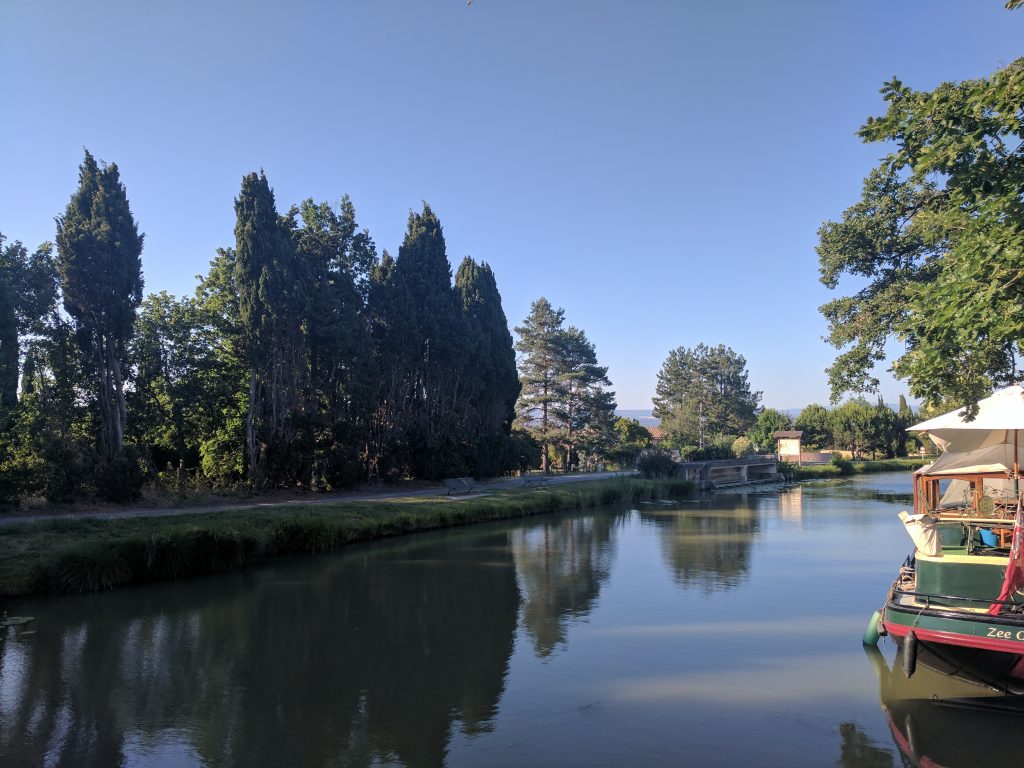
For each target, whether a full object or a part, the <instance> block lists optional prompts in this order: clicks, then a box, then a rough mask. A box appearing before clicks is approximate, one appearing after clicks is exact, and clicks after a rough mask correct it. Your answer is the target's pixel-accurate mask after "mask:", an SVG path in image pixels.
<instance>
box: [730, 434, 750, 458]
mask: <svg viewBox="0 0 1024 768" xmlns="http://www.w3.org/2000/svg"><path fill="white" fill-rule="evenodd" d="M752 453H754V444H753V443H752V442H750V438H748V437H742V436H740V437H737V438H736V439H735V440H733V441H732V455H733V456H735V457H736V458H737V459H742V458H743V457H744V456H750V455H751V454H752Z"/></svg>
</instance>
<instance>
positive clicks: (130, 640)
mask: <svg viewBox="0 0 1024 768" xmlns="http://www.w3.org/2000/svg"><path fill="white" fill-rule="evenodd" d="M464 538H465V537H464V536H460V535H459V533H458V532H451V533H449V534H448V535H438V536H432V537H421V538H419V540H413V539H410V540H409V541H408V542H393V543H392V544H391V545H389V546H375V547H367V548H365V549H363V550H361V552H362V554H356V553H352V554H349V555H346V556H340V557H334V558H329V559H326V560H325V559H316V560H304V561H298V562H292V563H289V564H285V565H276V566H273V567H270V568H264V569H257V570H253V571H249V572H246V573H242V574H234V575H229V576H221V577H217V578H213V579H200V580H194V581H190V582H187V583H178V584H161V585H154V586H152V587H147V588H141V589H132V590H124V591H122V592H120V593H115V594H107V595H97V596H83V597H77V598H71V599H65V600H50V601H45V602H44V601H40V602H39V603H38V604H36V605H35V606H26V608H31V609H32V610H33V611H34V612H35V613H36V615H37V616H38V617H39V618H38V619H37V621H36V623H35V630H36V631H35V632H34V633H33V634H31V635H25V636H21V637H18V636H15V635H14V633H13V632H12V633H11V634H10V635H9V636H8V637H7V639H6V641H4V642H3V644H2V645H0V755H2V756H3V760H2V761H0V762H3V764H4V765H42V764H43V763H44V756H45V763H46V764H47V765H54V766H76V767H78V766H83V767H84V766H93V765H95V766H112V765H121V764H124V763H125V762H126V761H128V758H133V759H134V760H136V761H138V760H141V762H142V764H150V765H153V764H159V763H160V760H159V759H157V756H158V755H159V754H160V752H161V749H163V750H165V751H170V750H171V749H172V748H173V749H174V750H176V754H178V755H179V757H180V756H181V755H183V754H185V755H187V754H192V755H193V756H194V757H195V759H196V761H198V762H202V763H204V764H206V765H210V766H218V765H303V766H320V765H339V764H340V765H345V764H361V765H365V764H373V763H378V762H381V761H383V762H388V761H393V760H397V761H398V762H400V763H402V764H405V765H410V766H415V765H438V764H441V763H442V762H443V761H444V755H445V752H446V749H447V744H448V739H449V737H450V734H451V732H452V728H453V727H456V726H457V727H461V728H462V729H463V731H464V732H467V733H474V732H479V731H481V730H486V729H487V728H489V727H490V722H491V719H492V718H493V717H494V714H495V712H496V710H497V705H498V701H499V699H500V697H501V694H502V691H503V689H504V681H505V675H506V674H507V671H508V661H509V656H510V655H511V653H512V647H513V642H514V635H515V627H516V618H517V612H518V605H519V595H518V590H517V585H516V577H515V570H514V567H513V563H512V555H511V552H510V551H509V548H508V539H507V535H506V534H505V533H504V532H495V533H494V534H493V535H491V536H489V537H485V538H483V539H481V538H480V535H479V533H477V534H474V539H473V542H472V545H471V546H462V545H461V544H460V542H461V541H462V540H463V539H464ZM147 756H148V757H149V758H151V759H146V758H147Z"/></svg>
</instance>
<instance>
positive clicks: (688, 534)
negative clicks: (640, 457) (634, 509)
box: [640, 494, 761, 594]
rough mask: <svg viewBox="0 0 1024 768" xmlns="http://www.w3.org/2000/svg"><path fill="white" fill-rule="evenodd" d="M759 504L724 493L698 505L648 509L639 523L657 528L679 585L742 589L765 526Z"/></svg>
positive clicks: (705, 588)
mask: <svg viewBox="0 0 1024 768" xmlns="http://www.w3.org/2000/svg"><path fill="white" fill-rule="evenodd" d="M755 502H756V499H754V498H752V497H748V496H745V495H733V494H730V495H728V496H726V495H724V494H722V495H716V496H714V497H713V498H712V499H710V500H708V501H706V502H702V503H701V504H698V505H686V506H684V507H673V508H665V507H661V508H658V507H645V508H644V509H642V510H641V511H640V518H641V519H642V520H644V521H645V522H648V523H652V524H654V525H656V526H658V528H659V530H660V532H661V552H662V557H664V559H665V564H666V566H668V568H669V571H670V572H671V573H672V575H673V577H674V578H675V580H676V583H677V584H679V586H681V587H686V588H692V587H695V588H697V589H699V590H701V591H703V592H704V593H705V594H711V593H712V592H716V591H721V590H728V589H733V588H735V587H737V586H738V585H739V584H740V582H741V581H742V580H743V579H744V578H746V577H747V575H748V574H749V571H750V548H751V545H752V544H753V542H754V540H755V539H756V538H757V536H758V534H759V532H760V526H761V519H760V516H759V515H758V513H757V511H756V508H755Z"/></svg>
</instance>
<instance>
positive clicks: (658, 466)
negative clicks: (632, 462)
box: [636, 448, 676, 479]
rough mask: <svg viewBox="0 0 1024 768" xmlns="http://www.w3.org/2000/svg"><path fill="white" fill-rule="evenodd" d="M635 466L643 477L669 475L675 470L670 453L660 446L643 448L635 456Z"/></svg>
mask: <svg viewBox="0 0 1024 768" xmlns="http://www.w3.org/2000/svg"><path fill="white" fill-rule="evenodd" d="M636 468H637V469H638V470H639V471H640V474H641V475H643V476H644V477H645V478H647V479H650V478H652V477H669V476H671V475H672V474H673V473H674V472H675V471H676V463H675V462H674V461H673V460H672V455H671V454H670V453H668V452H667V451H663V450H661V449H660V448H645V449H644V450H642V451H640V455H639V456H637V458H636Z"/></svg>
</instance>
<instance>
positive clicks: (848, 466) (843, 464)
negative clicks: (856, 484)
mask: <svg viewBox="0 0 1024 768" xmlns="http://www.w3.org/2000/svg"><path fill="white" fill-rule="evenodd" d="M829 463H830V464H831V465H832V466H833V467H835V468H836V471H837V472H838V473H839V474H840V475H852V474H853V462H852V461H850V460H849V459H845V458H843V457H842V456H840V455H839V454H836V455H835V456H833V457H832V461H831V462H829Z"/></svg>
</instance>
